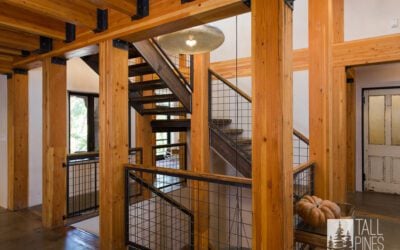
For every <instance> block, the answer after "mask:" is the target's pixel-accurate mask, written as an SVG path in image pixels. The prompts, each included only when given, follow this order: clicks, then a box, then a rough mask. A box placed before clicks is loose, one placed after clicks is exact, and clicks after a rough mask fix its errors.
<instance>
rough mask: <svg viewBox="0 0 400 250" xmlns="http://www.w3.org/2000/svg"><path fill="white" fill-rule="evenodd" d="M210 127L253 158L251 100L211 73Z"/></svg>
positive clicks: (233, 86)
mask: <svg viewBox="0 0 400 250" xmlns="http://www.w3.org/2000/svg"><path fill="white" fill-rule="evenodd" d="M209 85H210V86H209V98H210V100H209V102H210V104H209V107H210V110H209V113H210V126H211V127H212V128H213V129H216V130H218V131H219V132H220V133H222V134H224V135H225V136H226V137H227V139H229V140H230V142H231V143H232V145H234V146H235V147H236V148H237V149H238V150H241V151H242V152H243V153H245V154H247V155H248V156H249V157H250V156H251V135H252V134H251V132H252V123H251V119H252V118H251V98H250V97H249V96H248V95H247V94H246V93H244V92H243V91H241V90H240V89H239V88H237V87H236V86H235V85H234V84H232V83H230V82H229V81H227V80H226V79H224V78H222V77H221V76H219V75H218V74H217V73H215V72H213V71H211V70H210V71H209Z"/></svg>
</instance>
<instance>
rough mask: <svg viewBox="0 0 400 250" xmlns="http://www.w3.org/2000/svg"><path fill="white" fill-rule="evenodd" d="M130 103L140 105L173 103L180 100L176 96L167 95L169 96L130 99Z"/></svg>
mask: <svg viewBox="0 0 400 250" xmlns="http://www.w3.org/2000/svg"><path fill="white" fill-rule="evenodd" d="M130 101H132V102H138V103H154V102H173V101H178V99H177V98H176V96H175V95H174V94H167V95H151V96H135V97H130Z"/></svg>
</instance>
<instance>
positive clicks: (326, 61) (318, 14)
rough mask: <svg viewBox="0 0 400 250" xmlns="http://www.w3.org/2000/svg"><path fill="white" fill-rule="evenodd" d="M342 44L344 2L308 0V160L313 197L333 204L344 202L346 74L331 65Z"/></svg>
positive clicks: (337, 0) (341, 0)
mask: <svg viewBox="0 0 400 250" xmlns="http://www.w3.org/2000/svg"><path fill="white" fill-rule="evenodd" d="M342 41H343V0H326V1H319V0H310V1H309V75H310V77H309V79H310V83H309V96H310V118H309V119H310V160H312V161H315V162H316V165H317V166H316V170H315V173H316V175H315V191H316V194H317V195H318V196H321V197H323V198H326V199H332V200H335V201H345V199H346V198H345V197H346V167H347V165H346V72H345V68H344V67H333V63H332V62H333V49H332V48H333V44H334V43H338V42H342ZM334 187H335V188H334Z"/></svg>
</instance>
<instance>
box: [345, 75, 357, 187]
mask: <svg viewBox="0 0 400 250" xmlns="http://www.w3.org/2000/svg"><path fill="white" fill-rule="evenodd" d="M350 71H352V70H350ZM352 72H353V75H352V76H351V77H347V86H346V88H347V97H346V99H347V101H346V115H347V142H346V143H347V152H346V154H347V160H346V161H347V173H346V181H347V183H346V190H347V192H355V191H356V185H355V183H356V173H355V171H356V84H355V83H354V78H355V75H354V74H355V73H354V71H352Z"/></svg>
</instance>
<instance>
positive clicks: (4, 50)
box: [0, 46, 22, 56]
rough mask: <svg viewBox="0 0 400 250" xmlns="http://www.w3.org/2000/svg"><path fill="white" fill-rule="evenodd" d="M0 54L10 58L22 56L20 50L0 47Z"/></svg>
mask: <svg viewBox="0 0 400 250" xmlns="http://www.w3.org/2000/svg"><path fill="white" fill-rule="evenodd" d="M0 53H2V54H6V55H12V56H22V51H21V50H18V49H12V48H6V47H1V46H0Z"/></svg>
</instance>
